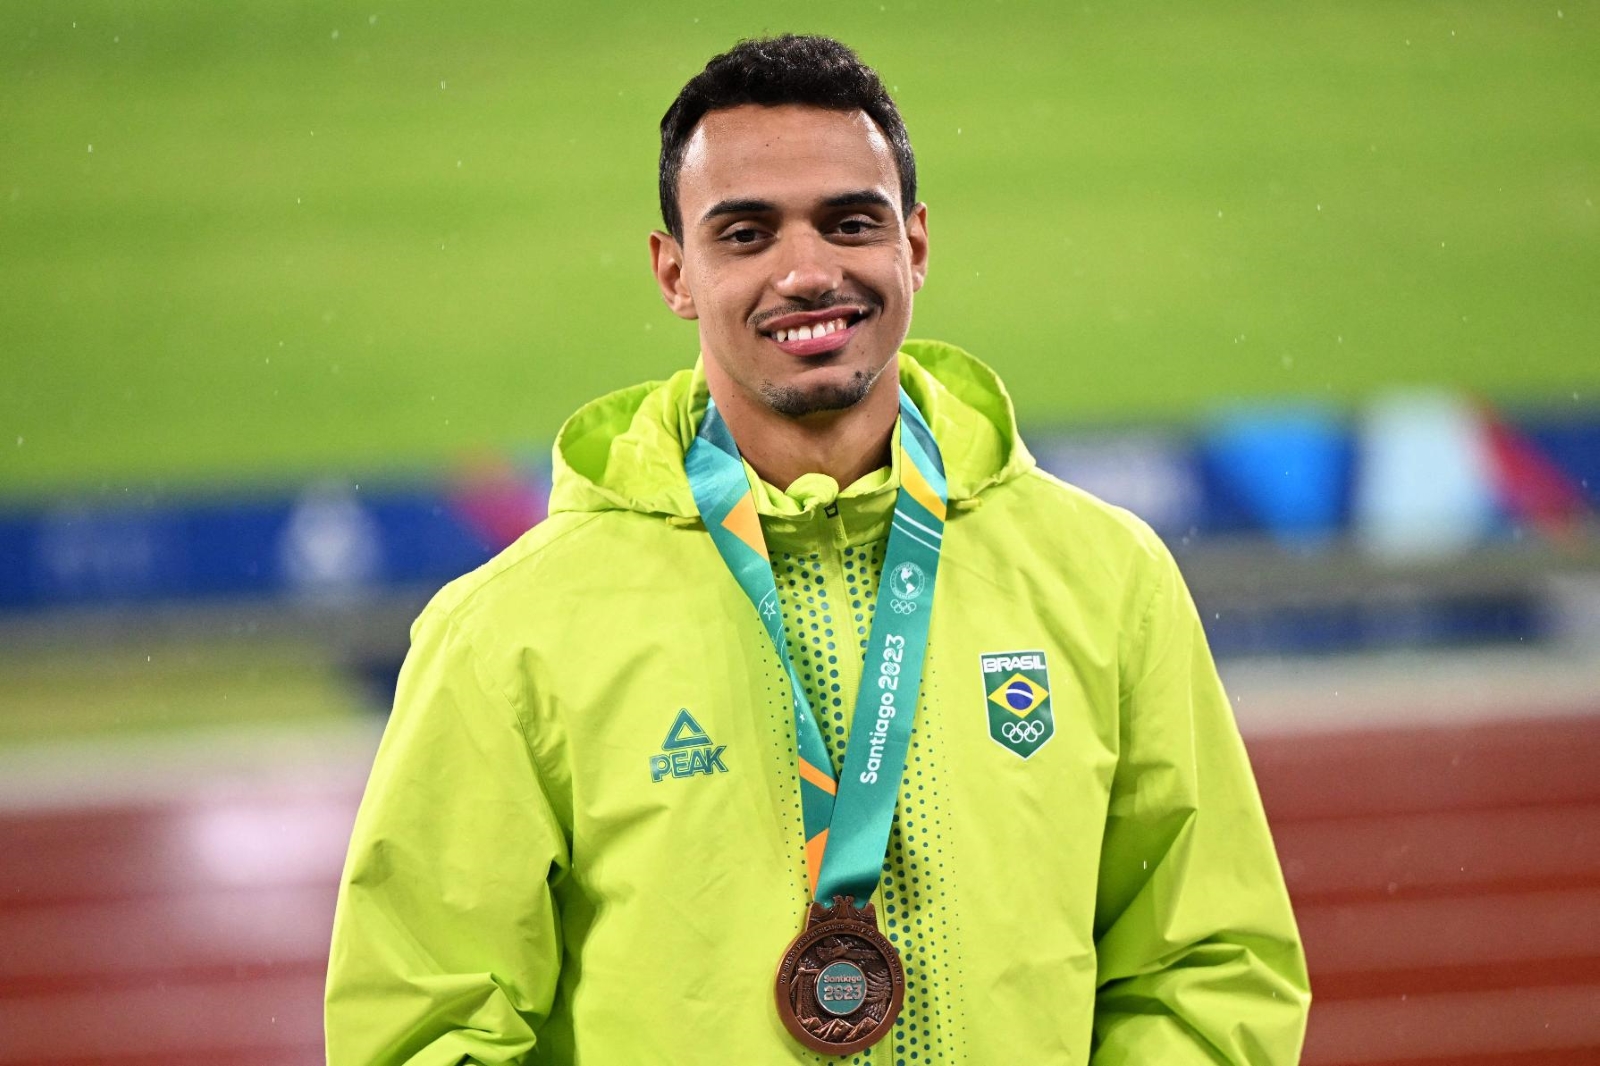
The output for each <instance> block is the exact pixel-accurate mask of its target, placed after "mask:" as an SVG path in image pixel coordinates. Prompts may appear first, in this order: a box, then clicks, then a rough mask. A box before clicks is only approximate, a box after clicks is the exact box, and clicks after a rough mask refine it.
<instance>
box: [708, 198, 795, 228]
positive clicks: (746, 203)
mask: <svg viewBox="0 0 1600 1066" xmlns="http://www.w3.org/2000/svg"><path fill="white" fill-rule="evenodd" d="M775 210H777V205H776V204H773V203H770V202H769V201H766V200H748V199H746V200H719V201H717V202H716V203H714V204H712V205H711V210H709V211H707V212H706V213H705V214H703V215H701V216H700V222H701V223H702V224H704V223H707V222H710V221H711V220H712V219H714V218H721V217H722V216H723V215H762V214H766V213H768V212H770V211H775Z"/></svg>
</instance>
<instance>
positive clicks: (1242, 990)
mask: <svg viewBox="0 0 1600 1066" xmlns="http://www.w3.org/2000/svg"><path fill="white" fill-rule="evenodd" d="M661 136H662V149H661V166H660V173H659V179H660V190H661V207H662V215H663V219H664V221H665V224H666V230H665V231H663V232H658V233H655V234H653V235H652V236H651V238H650V253H651V263H652V267H653V269H654V274H655V279H656V282H657V284H658V285H659V287H660V290H661V294H662V296H663V298H664V299H665V300H666V303H667V305H668V306H669V307H670V308H671V309H672V311H673V312H674V313H676V314H678V315H679V316H681V317H683V318H686V319H692V320H694V321H696V322H697V323H698V329H699V334H700V359H699V360H698V361H696V363H695V365H694V366H693V367H692V368H689V369H685V370H682V371H680V372H679V373H678V374H676V375H675V376H673V377H672V378H671V379H670V380H668V381H666V382H663V383H656V384H649V385H642V386H638V387H636V388H633V389H628V390H625V391H623V392H619V393H615V394H613V395H611V396H608V397H605V398H603V399H601V400H598V401H596V402H594V403H592V404H590V405H588V406H587V407H585V408H583V409H582V410H580V411H579V412H578V413H577V414H576V415H574V416H573V417H572V419H571V420H569V421H568V423H567V425H566V426H565V427H563V429H562V431H561V434H560V436H559V438H558V441H557V445H556V456H555V471H556V480H555V488H554V492H553V494H552V499H551V516H550V518H549V520H547V521H546V522H544V523H542V524H541V525H540V526H539V527H538V528H536V529H534V530H533V531H531V532H530V533H528V534H527V535H526V536H524V537H523V538H522V539H521V540H520V541H518V543H517V544H515V545H514V546H513V547H511V548H510V549H508V550H507V551H506V552H505V553H503V554H502V555H501V556H499V557H498V558H496V559H495V560H494V561H492V562H491V563H489V564H488V565H486V566H485V567H483V568H482V569H480V570H478V571H477V572H475V573H473V574H471V575H468V576H467V577H465V578H462V579H461V580H459V581H457V582H454V583H452V584H451V585H450V586H449V587H447V588H446V589H445V590H444V591H442V592H441V593H440V594H439V595H438V596H437V597H436V598H435V600H434V602H433V603H432V604H430V605H429V607H428V609H427V610H426V611H425V612H424V613H423V615H422V617H421V618H420V619H419V620H418V622H417V624H416V626H415V627H414V629H413V647H412V652H411V655H410V656H409V658H408V659H407V664H406V667H405V670H404V671H403V673H402V676H401V682H400V688H399V692H398V694H397V697H396V703H395V711H394V715H393V717H392V719H391V721H390V725H389V728H388V730H387V731H386V733H385V736H384V740H383V744H382V747H381V748H380V750H379V753H378V758H377V762H376V765H375V766H374V768H373V773H372V778H371V781H370V782H369V785H368V789H367V794H366V797H365V799H364V800H363V802H362V807H361V813H360V815H359V817H358V819H357V823H356V827H355V831H354V835H353V837H352V840H351V846H350V854H349V859H348V861H347V863H346V868H345V873H344V878H343V882H342V885H341V890H340V898H339V909H338V917H337V920H336V923H335V930H334V942H333V952H332V958H331V962H330V968H329V976H328V994H327V1032H328V1058H329V1061H330V1063H334V1064H341V1066H342V1064H357V1063H415V1064H437V1066H445V1064H456V1063H485V1064H489V1063H524V1062H526V1063H533V1062H539V1063H544V1062H549V1063H576V1062H592V1063H604V1064H610V1063H778V1062H818V1061H830V1060H831V1061H839V1060H840V1059H839V1058H838V1057H848V1061H851V1062H863V1063H884V1064H895V1066H900V1064H904V1063H913V1062H915V1063H934V1064H937V1063H966V1062H971V1063H1006V1064H1010V1063H1073V1064H1083V1063H1092V1064H1094V1066H1113V1064H1119V1066H1120V1064H1127V1066H1145V1064H1156V1063H1159V1064H1161V1066H1169V1064H1187V1063H1195V1064H1201V1063H1204V1064H1214V1063H1219V1062H1220V1063H1252V1064H1268V1063H1271V1064H1277V1063H1283V1064H1288V1063H1292V1062H1294V1061H1296V1060H1297V1057H1298V1052H1299V1046H1300V1039H1301V1034H1302V1032H1303V1028H1304V1023H1305V1012H1306V1006H1307V1002H1308V999H1309V993H1308V989H1307V983H1306V975H1305V966H1304V960H1303V958H1302V955H1301V952H1300V947H1299V942H1298V939H1297V936H1296V933H1295V927H1294V920H1293V917H1292V915H1291V913H1290V910H1289V905H1288V900H1287V896H1286V894H1285V891H1284V886H1283V880H1282V876H1281V874H1280V872H1279V869H1278V866H1277V862H1276V859H1275V857H1274V855H1273V851H1272V846H1271V841H1270V839H1269V837H1268V834H1267V829H1266V824H1265V821H1264V819H1263V817H1262V813H1261V806H1260V802H1259V800H1258V798H1257V795H1256V791H1255V786H1254V782H1253V780H1252V778H1251V775H1250V770H1249V765H1248V763H1247V761H1246V759H1245V756H1244V751H1243V748H1242V746H1241V745H1240V743H1239V738H1238V735H1237V732H1236V730H1235V728H1234V725H1233V720H1232V717H1231V715H1230V713H1229V708H1228V702H1227V699H1226V697H1225V696H1224V694H1223V692H1222V689H1221V686H1220V684H1219V683H1218V680H1217V676H1216V671H1215V669H1214V667H1213V666H1212V662H1211V659H1210V656H1209V654H1208V652H1207V650H1206V645H1205V638H1204V634H1203V632H1202V631H1201V628H1200V623H1199V621H1198V618H1197V617H1196V614H1195V611H1194V608H1193V605H1192V604H1191V603H1190V600H1189V597H1188V594H1187V592H1186V591H1185V589H1184V585H1183V581H1182V579H1181V577H1180V576H1179V574H1178V571H1177V568H1176V566H1175V565H1174V563H1173V561H1172V558H1171V556H1170V555H1169V554H1168V553H1167V552H1166V550H1165V549H1164V548H1163V546H1162V545H1161V543H1160V542H1159V541H1158V540H1157V539H1156V537H1155V536H1154V535H1153V534H1152V533H1151V532H1150V531H1149V529H1148V528H1147V527H1145V526H1144V525H1143V524H1142V523H1141V522H1139V520H1138V519H1136V518H1134V517H1133V516H1131V515H1129V514H1127V513H1126V512H1123V511H1120V510H1117V509H1115V508H1112V507H1108V506H1106V505H1105V504H1103V503H1100V502H1099V501H1097V500H1095V499H1093V498H1092V497H1090V496H1088V495H1086V494H1085V493H1082V492H1080V491H1078V490H1076V489H1073V488H1071V487H1070V486H1067V485H1064V484H1061V483H1060V482H1057V481H1054V480H1053V479H1051V478H1050V477H1048V476H1047V475H1045V474H1043V473H1041V472H1040V471H1039V470H1037V469H1036V467H1035V466H1034V463H1033V459H1032V457H1031V456H1030V455H1029V454H1028V451H1027V449H1026V448H1025V447H1024V445H1023V443H1022V441H1021V439H1020V438H1019V437H1018V436H1017V433H1016V427H1015V421H1014V418H1013V416H1012V411H1011V405H1010V402H1009V400H1008V399H1007V397H1006V394H1005V391H1004V389H1003V388H1002V386H1001V384H1000V382H999V381H998V379H997V378H996V377H995V376H994V374H993V372H991V371H990V370H989V369H988V368H986V367H985V366H983V365H982V364H981V363H979V362H978V361H977V360H975V359H973V358H972V357H971V356H968V355H967V354H965V353H964V352H961V351H959V350H958V349H955V348H952V347H949V346H948V345H941V344H936V343H931V342H906V340H905V337H906V333H907V330H908V328H909V326H910V321H911V312H912V299H913V294H914V293H916V292H917V291H918V290H919V289H920V288H921V287H922V284H923V281H924V279H925V278H926V276H927V270H928V228H927V209H926V207H925V206H924V205H923V204H921V203H920V202H919V201H918V200H917V198H916V187H917V183H916V169H915V161H914V157H913V155H912V151H911V145H910V142H909V140H908V138H907V136H906V132H905V127H904V126H903V124H902V123H901V120H900V116H899V114H898V112H897V111H896V109H895V106H894V104H893V102H892V101H891V100H890V98H889V96H888V94H887V93H886V92H885V91H884V88H883V86H882V84H881V83H880V81H879V80H878V78H877V76H876V75H875V74H874V73H873V72H872V71H871V70H870V69H869V68H867V67H865V66H864V65H862V64H861V62H860V61H859V60H858V59H857V58H856V56H855V55H854V53H852V52H851V51H850V50H849V49H847V48H845V47H844V46H843V45H841V44H839V43H838V42H835V41H832V40H829V39H826V38H817V37H792V36H791V37H780V38H776V39H770V40H758V41H746V42H743V43H741V44H740V45H739V46H738V47H736V48H734V49H733V50H732V51H730V52H728V53H727V54H725V55H722V56H718V57H717V58H715V59H713V60H712V61H711V63H710V64H709V65H708V66H707V67H706V69H705V70H704V71H703V72H702V73H701V74H699V75H697V76H696V77H695V78H694V79H693V80H691V81H690V82H689V84H688V85H686V86H685V87H684V89H683V91H682V92H681V93H680V94H679V96H678V99H677V100H676V101H675V102H674V103H673V105H672V107H671V109H670V110H669V111H668V112H667V114H666V117H665V118H664V119H663V120H662V124H661ZM819 1056H821V1058H819Z"/></svg>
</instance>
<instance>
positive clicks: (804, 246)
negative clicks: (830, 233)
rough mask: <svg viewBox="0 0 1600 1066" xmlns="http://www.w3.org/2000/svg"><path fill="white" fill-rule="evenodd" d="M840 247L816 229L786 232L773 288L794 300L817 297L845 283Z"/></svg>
mask: <svg viewBox="0 0 1600 1066" xmlns="http://www.w3.org/2000/svg"><path fill="white" fill-rule="evenodd" d="M837 251H838V250H837V249H835V248H834V247H833V246H832V245H831V244H829V243H828V242H827V241H826V240H824V239H823V238H822V235H821V234H820V233H817V232H815V231H811V232H799V233H790V234H785V235H784V237H783V238H782V240H781V242H780V245H779V257H778V264H777V272H776V273H777V276H776V278H775V280H774V283H773V288H774V289H776V290H777V293H778V295H779V296H783V297H786V298H787V299H791V300H814V299H816V298H817V297H819V296H821V295H822V294H823V293H825V292H832V291H833V290H834V289H837V288H839V287H840V286H842V285H843V284H844V268H843V267H842V266H841V265H840V263H839V259H838V256H837Z"/></svg>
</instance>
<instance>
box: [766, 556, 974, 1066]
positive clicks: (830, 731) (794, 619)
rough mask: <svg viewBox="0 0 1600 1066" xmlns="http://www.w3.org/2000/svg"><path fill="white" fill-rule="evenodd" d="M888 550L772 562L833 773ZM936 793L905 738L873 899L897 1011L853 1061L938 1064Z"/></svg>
mask: <svg viewBox="0 0 1600 1066" xmlns="http://www.w3.org/2000/svg"><path fill="white" fill-rule="evenodd" d="M887 547H888V538H887V537H885V538H884V539H882V540H879V541H876V542H874V543H871V544H864V545H859V546H855V547H850V546H846V547H843V548H833V547H831V546H830V547H829V548H827V549H825V550H823V551H818V552H811V553H810V554H805V555H796V554H790V553H787V552H774V553H773V555H772V573H773V577H774V578H775V579H776V581H777V585H778V599H779V601H780V602H781V603H782V605H783V617H784V622H785V628H786V630H787V635H788V639H789V655H790V657H791V658H792V659H793V660H794V665H795V670H796V672H797V673H798V674H799V675H800V681H801V683H802V684H803V685H804V686H805V691H806V698H807V699H808V700H809V701H810V703H811V708H812V711H813V713H815V714H816V716H817V720H818V722H820V723H821V725H822V735H823V739H824V740H826V741H827V744H828V754H829V755H830V756H831V757H832V759H833V769H834V773H836V774H837V773H839V772H840V769H841V767H842V766H843V764H844V752H845V745H846V743H847V741H848V740H849V735H850V721H851V717H852V715H853V713H854V710H855V701H856V692H857V689H858V688H859V687H860V684H861V671H862V663H863V662H864V660H865V657H866V652H867V635H868V632H869V629H870V627H871V625H872V616H873V611H874V609H875V607H876V603H877V592H878V577H879V575H880V574H881V573H882V571H883V557H884V554H885V551H886V549H887ZM936 790H937V779H936V775H935V771H934V769H933V766H932V764H931V763H925V762H924V760H923V753H922V751H921V748H920V745H919V744H918V742H917V736H916V733H915V731H913V733H912V738H911V749H910V752H909V754H908V756H907V760H906V771H905V778H904V780H903V781H902V783H901V786H900V802H899V804H898V806H897V808H896V811H895V819H894V824H893V826H892V828H891V829H890V833H889V849H888V855H887V857H886V859H885V861H884V864H883V880H882V881H881V882H880V883H879V886H878V900H877V904H878V911H879V914H880V916H881V917H880V921H881V923H882V926H883V929H884V932H885V934H886V935H887V936H888V937H889V939H890V941H892V942H893V943H894V945H895V946H896V947H897V948H898V949H899V950H900V958H901V961H902V962H903V964H904V966H905V973H906V998H905V1006H904V1008H903V1009H902V1010H901V1012H900V1017H899V1019H898V1020H897V1021H896V1022H895V1027H894V1032H893V1034H892V1035H890V1036H888V1037H885V1038H884V1039H883V1040H882V1041H880V1042H879V1043H878V1044H876V1045H874V1046H873V1047H870V1048H868V1049H867V1050H866V1051H863V1052H861V1053H859V1054H857V1055H855V1056H854V1057H853V1058H852V1059H851V1062H853V1063H873V1064H891V1066H909V1064H911V1063H925V1062H940V1061H942V1060H943V1058H944V1056H943V1051H944V1046H945V1041H944V1040H943V1032H942V1029H941V1011H940V994H941V986H942V984H943V978H944V976H945V975H944V973H943V970H944V968H945V955H946V949H947V947H948V943H947V934H945V933H944V932H943V930H945V929H946V928H947V923H946V922H944V921H943V920H942V918H943V914H944V910H945V905H946V904H945V898H944V892H943V882H944V877H943V869H944V863H943V861H942V859H941V857H940V854H939V837H940V831H941V828H942V814H941V812H939V811H938V810H937V808H936V807H935V806H934V805H931V804H929V803H928V799H927V798H928V796H929V795H930V793H936ZM818 1061H819V1062H838V1061H839V1060H838V1059H834V1058H820V1057H819V1059H818Z"/></svg>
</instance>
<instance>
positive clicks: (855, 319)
mask: <svg viewBox="0 0 1600 1066" xmlns="http://www.w3.org/2000/svg"><path fill="white" fill-rule="evenodd" d="M866 317H867V312H865V311H863V310H860V309H858V308H854V307H848V308H847V307H835V308H829V309H827V310H825V311H813V312H807V313H805V314H798V315H784V316H783V317H782V318H780V319H778V320H777V323H778V328H777V329H771V328H768V329H763V330H762V331H761V332H762V333H763V334H764V335H765V336H766V337H767V339H768V340H771V341H772V342H773V343H774V344H776V345H777V346H778V347H779V348H780V349H782V350H783V351H784V352H785V353H787V354H789V355H799V356H807V355H822V354H825V353H827V352H836V351H838V350H839V349H840V348H843V347H844V346H845V345H846V344H849V343H850V338H851V336H853V335H854V334H855V331H856V326H857V325H859V324H860V323H861V322H862V320H863V319H865V318H866Z"/></svg>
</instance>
